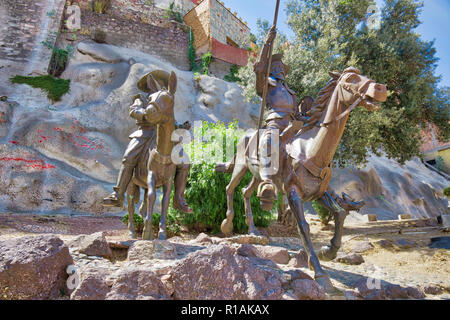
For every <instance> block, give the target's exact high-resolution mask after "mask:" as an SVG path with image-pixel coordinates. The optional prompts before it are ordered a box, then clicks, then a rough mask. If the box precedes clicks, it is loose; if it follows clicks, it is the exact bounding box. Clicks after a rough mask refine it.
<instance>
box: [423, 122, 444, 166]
mask: <svg viewBox="0 0 450 320" xmlns="http://www.w3.org/2000/svg"><path fill="white" fill-rule="evenodd" d="M422 139H423V144H422V146H421V148H420V151H421V153H422V154H423V157H424V161H425V162H427V163H428V164H430V165H432V166H435V167H437V168H438V169H440V170H442V171H445V172H446V173H447V174H450V142H448V141H446V142H442V141H439V139H438V128H437V127H436V126H435V125H433V124H429V125H428V127H427V128H426V129H424V130H422Z"/></svg>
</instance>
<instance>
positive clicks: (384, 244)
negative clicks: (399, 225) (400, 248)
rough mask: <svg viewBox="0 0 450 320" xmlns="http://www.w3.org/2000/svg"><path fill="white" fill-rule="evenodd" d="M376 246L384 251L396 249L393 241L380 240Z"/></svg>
mask: <svg viewBox="0 0 450 320" xmlns="http://www.w3.org/2000/svg"><path fill="white" fill-rule="evenodd" d="M375 244H376V245H378V246H380V247H381V248H384V249H390V248H393V247H394V243H393V242H392V240H386V239H381V240H378V241H377V242H375Z"/></svg>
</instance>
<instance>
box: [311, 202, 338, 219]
mask: <svg viewBox="0 0 450 320" xmlns="http://www.w3.org/2000/svg"><path fill="white" fill-rule="evenodd" d="M312 206H313V208H314V210H315V211H316V212H317V214H318V215H319V219H320V221H321V222H322V223H323V224H324V225H327V224H328V223H329V222H330V220H331V219H332V218H333V216H332V214H331V212H330V210H328V208H327V207H325V206H324V205H323V204H322V203H320V202H319V201H317V200H314V201H313V202H312Z"/></svg>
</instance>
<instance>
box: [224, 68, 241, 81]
mask: <svg viewBox="0 0 450 320" xmlns="http://www.w3.org/2000/svg"><path fill="white" fill-rule="evenodd" d="M238 73H239V67H238V66H237V65H233V66H232V67H231V68H230V73H229V74H227V75H225V77H223V79H224V80H225V81H228V82H238V81H241V78H239V77H238V75H237V74H238Z"/></svg>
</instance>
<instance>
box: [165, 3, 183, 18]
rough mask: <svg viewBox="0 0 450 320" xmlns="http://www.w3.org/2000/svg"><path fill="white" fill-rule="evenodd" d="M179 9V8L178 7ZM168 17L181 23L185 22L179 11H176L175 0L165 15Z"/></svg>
mask: <svg viewBox="0 0 450 320" xmlns="http://www.w3.org/2000/svg"><path fill="white" fill-rule="evenodd" d="M176 9H179V8H176ZM164 18H166V19H172V20H175V21H177V22H179V23H183V16H182V15H181V13H180V12H179V11H175V2H171V3H170V5H169V8H167V10H166V14H165V16H164Z"/></svg>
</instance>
